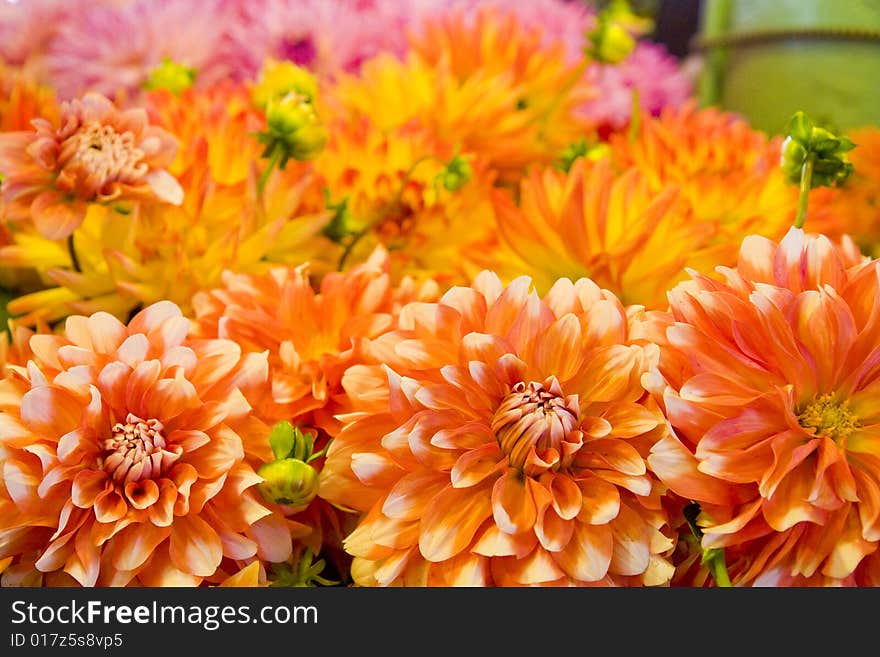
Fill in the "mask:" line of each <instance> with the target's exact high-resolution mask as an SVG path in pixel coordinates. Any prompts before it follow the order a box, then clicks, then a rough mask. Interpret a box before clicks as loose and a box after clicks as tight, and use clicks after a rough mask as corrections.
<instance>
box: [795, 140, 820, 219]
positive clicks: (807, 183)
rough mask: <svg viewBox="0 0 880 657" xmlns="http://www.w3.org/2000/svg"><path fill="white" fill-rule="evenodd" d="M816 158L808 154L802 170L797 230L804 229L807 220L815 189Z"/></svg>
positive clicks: (796, 217)
mask: <svg viewBox="0 0 880 657" xmlns="http://www.w3.org/2000/svg"><path fill="white" fill-rule="evenodd" d="M815 157H816V156H815V155H814V154H813V153H808V154H807V158H806V159H805V160H804V165H803V168H801V188H800V196H798V207H797V215H796V216H795V218H794V227H795V228H803V227H804V221H806V219H807V203H808V202H809V200H810V190H811V189H812V188H813V161H814V159H815Z"/></svg>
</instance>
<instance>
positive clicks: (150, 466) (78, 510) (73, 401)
mask: <svg viewBox="0 0 880 657" xmlns="http://www.w3.org/2000/svg"><path fill="white" fill-rule="evenodd" d="M189 330H190V321H189V320H188V319H186V318H185V317H183V316H182V314H181V312H180V310H179V309H178V307H177V306H175V305H174V304H172V303H170V302H159V303H156V304H154V305H152V306H149V307H148V308H146V309H144V310H143V311H141V312H140V313H138V314H137V315H136V316H135V317H134V318H133V319H132V320H131V321H130V322H129V323H128V325H127V326H126V325H124V324H122V323H121V322H120V321H119V320H117V319H115V318H114V317H113V316H111V315H109V314H108V313H104V312H98V313H95V314H94V315H91V316H89V317H86V316H81V315H75V316H72V317H69V318H68V319H67V322H66V325H65V331H64V334H63V335H53V334H34V335H32V336H30V338H29V343H28V346H27V349H29V352H28V351H27V350H26V349H25V348H24V347H23V346H22V345H19V346H18V347H17V348H16V349H12V350H9V351H8V352H7V356H6V357H5V358H6V360H7V362H6V364H5V370H4V371H5V373H6V376H5V378H4V379H3V380H2V381H0V463H2V468H3V476H2V481H0V561H3V560H9V562H8V565H7V568H6V570H5V571H4V573H3V578H4V583H15V582H19V583H21V582H27V583H39V582H41V581H42V582H44V583H50V584H51V583H59V582H65V581H66V582H68V583H73V584H80V585H83V586H95V585H97V586H123V585H143V586H195V585H199V584H201V583H203V582H204V583H219V582H221V581H223V580H225V579H226V578H228V577H230V576H231V575H233V574H234V573H235V572H238V571H239V570H240V569H241V568H243V567H244V566H246V565H248V564H250V563H252V562H254V561H256V560H260V561H266V562H278V561H283V560H285V559H287V558H288V557H289V555H290V554H291V535H290V527H289V525H288V521H287V520H285V519H284V518H283V517H282V516H281V515H280V514H278V513H277V512H275V511H273V510H272V509H271V508H269V506H268V505H266V504H264V503H263V502H262V500H261V498H260V496H259V494H258V492H257V489H256V485H257V484H259V483H260V481H261V478H260V477H258V476H257V474H256V473H255V471H254V469H253V468H252V467H251V466H250V465H248V462H247V459H246V455H247V454H250V453H254V452H260V451H261V450H263V449H266V450H267V449H268V446H267V445H268V441H267V440H266V437H267V434H268V427H264V428H265V429H266V431H265V432H263V431H262V428H261V426H260V425H259V424H258V423H255V422H254V421H253V419H252V418H249V411H250V406H249V404H248V403H247V402H246V401H245V397H244V394H243V392H244V391H247V390H249V389H250V388H251V387H253V386H259V385H261V384H262V383H263V382H264V381H265V380H266V376H267V363H266V357H265V355H261V354H247V355H244V356H243V355H242V352H241V349H240V348H239V347H238V345H236V344H235V343H234V342H231V341H229V340H210V339H194V338H190V337H188V334H189ZM19 335H20V336H21V335H23V334H19ZM24 337H26V336H24ZM15 354H19V355H23V356H26V357H27V358H28V360H27V362H26V364H16V363H15V362H12V361H14V360H15V359H14V356H15ZM264 445H265V447H264Z"/></svg>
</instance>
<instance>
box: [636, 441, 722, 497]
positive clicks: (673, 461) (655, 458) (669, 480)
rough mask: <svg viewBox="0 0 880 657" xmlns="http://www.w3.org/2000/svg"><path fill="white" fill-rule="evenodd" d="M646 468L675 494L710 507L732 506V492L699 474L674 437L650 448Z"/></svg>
mask: <svg viewBox="0 0 880 657" xmlns="http://www.w3.org/2000/svg"><path fill="white" fill-rule="evenodd" d="M648 466H649V467H650V468H651V470H652V471H653V472H654V473H655V474H656V475H657V476H658V477H659V478H660V480H661V481H662V482H663V483H665V484H666V485H667V486H669V487H670V488H671V489H672V490H674V491H675V492H676V493H678V494H679V495H681V496H682V497H684V498H687V499H693V500H701V501H703V502H706V503H710V504H735V503H736V496H735V492H734V491H733V490H732V489H731V486H729V485H728V484H726V483H725V482H723V481H721V480H719V479H716V478H714V477H710V476H708V475H706V474H703V473H702V472H700V471H699V469H698V462H697V460H696V458H694V455H693V454H691V452H690V451H688V449H687V448H686V447H685V446H684V445H683V444H682V443H681V441H680V440H679V439H678V438H677V437H675V436H671V435H670V436H664V437H663V438H661V439H660V440H659V441H657V442H656V443H655V444H654V446H653V447H652V448H651V453H650V455H649V456H648Z"/></svg>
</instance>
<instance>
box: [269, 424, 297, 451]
mask: <svg viewBox="0 0 880 657" xmlns="http://www.w3.org/2000/svg"><path fill="white" fill-rule="evenodd" d="M295 441H296V429H294V427H293V425H292V424H291V423H290V422H288V421H287V420H282V421H281V422H279V423H278V424H276V425H275V426H274V427H272V433H270V434H269V445H270V446H271V447H272V453H273V454H275V459H276V460H278V461H280V460H281V459H286V458H287V457H288V456H290V453H291V452H292V451H293V447H294V443H295Z"/></svg>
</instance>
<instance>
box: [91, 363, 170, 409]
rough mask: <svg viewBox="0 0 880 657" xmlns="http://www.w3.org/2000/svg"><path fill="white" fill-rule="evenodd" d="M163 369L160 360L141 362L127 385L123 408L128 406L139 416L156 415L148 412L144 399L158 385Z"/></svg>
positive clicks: (130, 376)
mask: <svg viewBox="0 0 880 657" xmlns="http://www.w3.org/2000/svg"><path fill="white" fill-rule="evenodd" d="M106 369H107V368H105V370H106ZM161 369H162V364H161V363H160V362H159V361H158V360H147V361H144V362H142V363H139V364H138V366H137V367H135V368H134V370H133V371H132V372H131V374H130V375H129V377H128V381H127V383H126V385H125V406H124V407H123V408H126V409H127V410H128V412H129V413H134V414H135V415H137V416H138V417H142V418H143V417H146V418H148V417H154V416H151V415H150V414H149V413H147V411H146V408H145V406H144V400H145V399H146V398H147V396H148V395H149V394H150V390H152V388H153V386H154V385H156V381H158V380H159V374H160V372H161ZM102 374H103V372H102ZM99 383H100V377H99ZM117 408H119V407H117Z"/></svg>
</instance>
